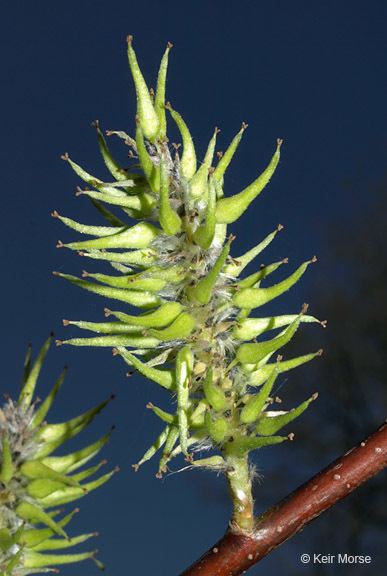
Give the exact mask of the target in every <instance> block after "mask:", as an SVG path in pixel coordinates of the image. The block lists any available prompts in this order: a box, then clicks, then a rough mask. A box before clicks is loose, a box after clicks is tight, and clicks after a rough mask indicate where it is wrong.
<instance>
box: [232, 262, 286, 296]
mask: <svg viewBox="0 0 387 576" xmlns="http://www.w3.org/2000/svg"><path fill="white" fill-rule="evenodd" d="M287 263H288V259H287V258H285V259H284V260H281V261H280V262H274V264H269V265H268V266H262V267H261V269H260V270H258V272H255V273H254V274H251V275H250V276H247V277H246V278H243V280H240V281H239V282H238V284H237V286H238V290H243V289H245V288H259V284H260V282H261V281H262V280H263V279H264V278H266V276H269V275H270V274H272V273H273V272H275V271H276V270H277V268H279V266H281V264H287Z"/></svg>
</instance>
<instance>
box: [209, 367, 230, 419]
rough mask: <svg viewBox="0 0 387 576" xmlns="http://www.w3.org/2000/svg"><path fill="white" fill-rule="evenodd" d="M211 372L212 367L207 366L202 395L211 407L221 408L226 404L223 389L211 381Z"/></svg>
mask: <svg viewBox="0 0 387 576" xmlns="http://www.w3.org/2000/svg"><path fill="white" fill-rule="evenodd" d="M213 372H214V370H213V367H212V366H209V367H208V368H207V374H206V377H205V379H204V382H203V391H204V395H205V397H206V398H207V400H208V402H209V403H210V404H211V406H212V408H214V409H215V410H223V408H224V407H225V405H226V396H225V394H224V392H223V390H221V389H220V388H219V386H217V385H216V384H215V383H214V382H213Z"/></svg>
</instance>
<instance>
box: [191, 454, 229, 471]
mask: <svg viewBox="0 0 387 576" xmlns="http://www.w3.org/2000/svg"><path fill="white" fill-rule="evenodd" d="M192 466H194V467H195V468H211V469H214V470H222V469H226V468H227V462H226V460H225V459H224V458H222V456H210V457H209V458H202V459H201V460H194V461H193V462H192Z"/></svg>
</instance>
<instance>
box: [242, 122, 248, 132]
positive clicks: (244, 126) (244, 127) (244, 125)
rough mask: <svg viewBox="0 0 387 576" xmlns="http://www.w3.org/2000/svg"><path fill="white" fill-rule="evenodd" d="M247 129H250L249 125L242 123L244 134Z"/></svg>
mask: <svg viewBox="0 0 387 576" xmlns="http://www.w3.org/2000/svg"><path fill="white" fill-rule="evenodd" d="M247 127H248V124H246V122H242V130H243V132H244V131H245V130H246V128H247Z"/></svg>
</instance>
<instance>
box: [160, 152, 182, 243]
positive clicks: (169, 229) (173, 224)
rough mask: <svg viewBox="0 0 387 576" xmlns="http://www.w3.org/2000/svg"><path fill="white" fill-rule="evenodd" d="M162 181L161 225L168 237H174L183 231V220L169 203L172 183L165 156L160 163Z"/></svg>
mask: <svg viewBox="0 0 387 576" xmlns="http://www.w3.org/2000/svg"><path fill="white" fill-rule="evenodd" d="M160 179H161V182H160V213H159V218H160V224H161V227H162V229H163V230H164V232H165V233H166V234H167V235H168V236H174V235H175V234H177V233H178V232H180V231H181V219H180V217H179V215H178V214H177V213H176V212H175V211H174V210H172V208H171V205H170V203H169V184H170V182H169V177H168V171H167V166H166V163H165V158H164V156H162V157H161V162H160Z"/></svg>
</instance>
